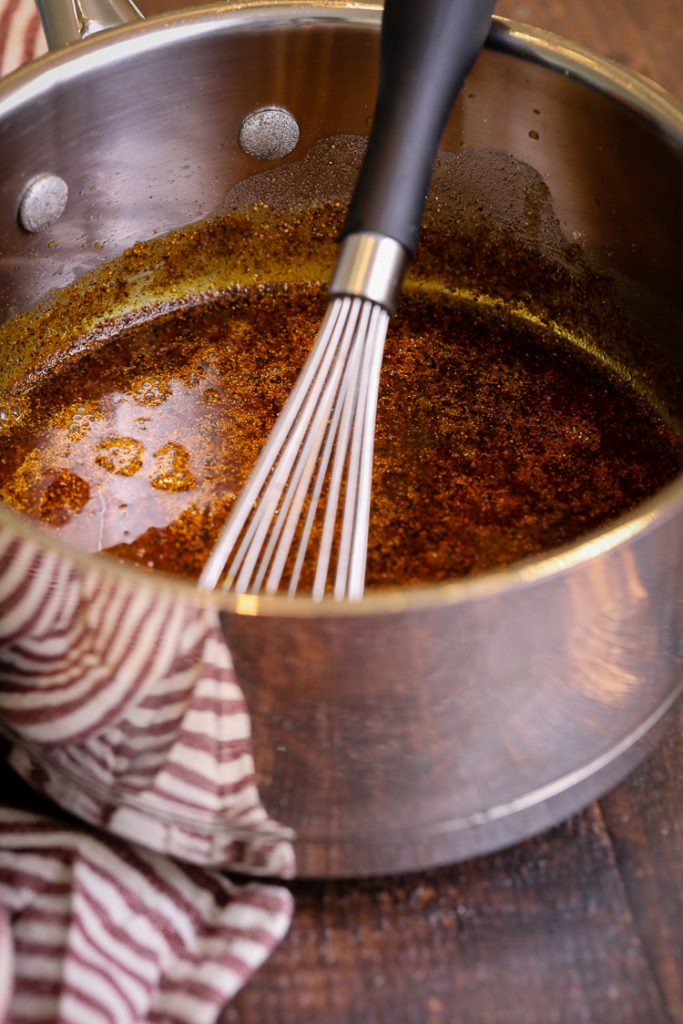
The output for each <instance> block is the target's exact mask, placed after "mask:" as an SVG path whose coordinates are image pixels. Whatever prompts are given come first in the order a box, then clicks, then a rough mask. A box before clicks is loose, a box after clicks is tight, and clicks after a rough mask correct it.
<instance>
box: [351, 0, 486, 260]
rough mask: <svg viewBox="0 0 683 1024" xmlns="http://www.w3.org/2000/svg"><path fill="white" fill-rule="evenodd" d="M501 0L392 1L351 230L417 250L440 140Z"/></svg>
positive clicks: (386, 17) (386, 12) (386, 14)
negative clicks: (384, 238)
mask: <svg viewBox="0 0 683 1024" xmlns="http://www.w3.org/2000/svg"><path fill="white" fill-rule="evenodd" d="M494 4H495V0H386V2H385V6H384V15H383V19H382V36H381V56H380V74H379V89H378V94H377V104H376V107H375V116H374V120H373V126H372V131H371V133H370V138H369V140H368V148H367V153H366V156H365V160H364V162H363V166H362V168H361V172H360V176H359V179H358V184H357V186H356V189H355V192H354V195H353V199H352V201H351V205H350V207H349V212H348V216H347V219H346V223H345V226H344V235H349V234H354V233H356V232H358V231H372V232H377V233H378V234H381V235H386V236H387V237H389V238H394V239H395V240H396V241H397V242H400V243H401V245H403V246H404V247H405V249H406V250H407V251H408V252H409V253H412V252H413V251H414V249H415V246H416V245H417V238H418V234H419V229H420V219H421V215H422V207H423V205H424V200H425V196H426V193H427V189H428V187H429V179H430V177H431V172H432V167H433V164H434V159H435V156H436V150H437V146H438V144H439V140H440V138H441V135H442V132H443V128H444V125H445V123H446V119H447V117H448V114H449V112H450V110H451V107H452V106H453V102H454V100H455V97H456V95H457V93H458V91H459V90H460V88H461V86H462V84H463V82H464V80H465V78H466V76H467V74H468V72H469V71H470V69H471V67H472V65H473V64H474V61H475V60H476V57H477V54H478V53H479V50H480V49H481V47H482V46H483V44H484V41H485V39H486V36H487V34H488V31H489V27H490V24H491V14H492V12H493V7H494Z"/></svg>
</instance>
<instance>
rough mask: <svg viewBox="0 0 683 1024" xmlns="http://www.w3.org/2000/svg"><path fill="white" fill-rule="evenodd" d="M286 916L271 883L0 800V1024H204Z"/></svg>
mask: <svg viewBox="0 0 683 1024" xmlns="http://www.w3.org/2000/svg"><path fill="white" fill-rule="evenodd" d="M290 917H291V896H290V894H289V893H288V892H287V891H286V890H284V889H282V888H281V887H268V886H265V885H263V884H262V883H251V884H249V883H247V884H241V885H236V884H234V883H233V882H231V881H230V880H228V879H227V878H224V877H222V876H221V875H219V874H213V873H211V872H207V871H203V870H201V869H199V868H193V867H189V866H185V865H180V864H176V863H175V862H173V861H171V860H169V859H167V858H165V857H160V856H159V855H158V854H154V853H151V852H149V851H147V850H145V849H143V848H141V847H136V846H133V845H132V844H131V845H125V844H123V843H118V842H116V841H113V840H112V841H107V842H106V843H105V842H103V841H102V840H101V839H98V838H96V837H95V836H93V835H90V834H87V833H85V832H82V831H77V830H74V829H73V828H69V827H66V826H65V825H63V824H60V823H59V822H56V821H52V820H50V819H49V818H45V817H42V816H41V815H38V814H34V813H32V812H30V811H26V810H20V809H14V808H9V807H2V808H0V1020H2V1021H7V1024H24V1022H25V1024H39V1022H40V1024H55V1022H59V1024H139V1022H141V1021H145V1022H149V1024H213V1022H214V1021H216V1020H217V1019H218V1017H219V1015H220V1012H221V1010H222V1009H223V1008H224V1006H225V1004H226V1003H227V1002H228V1001H229V1000H230V999H231V997H232V996H233V995H234V994H235V993H236V992H237V990H238V989H239V988H240V987H241V986H242V985H243V984H244V982H245V981H246V979H247V978H248V977H249V976H250V975H251V974H252V973H253V972H254V971H255V970H256V969H257V968H258V967H259V966H260V965H261V963H263V961H264V960H265V959H266V957H267V956H268V954H269V953H270V952H271V950H272V949H273V947H274V946H275V945H276V944H277V942H278V941H279V940H280V939H281V938H282V936H283V935H284V933H285V932H286V930H287V927H288V924H289V920H290ZM3 1011H4V1012H3Z"/></svg>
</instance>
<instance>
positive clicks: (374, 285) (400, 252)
mask: <svg viewBox="0 0 683 1024" xmlns="http://www.w3.org/2000/svg"><path fill="white" fill-rule="evenodd" d="M407 259H408V254H407V252H406V250H405V249H404V248H403V246H402V245H401V243H400V242H396V241H395V240H394V239H393V238H387V236H386V235H378V234H376V233H375V232H374V231H358V232H356V233H355V234H353V235H347V236H346V238H345V239H344V240H343V241H342V243H341V246H340V249H339V255H338V257H337V265H336V267H335V269H334V274H333V276H332V281H331V282H330V295H332V296H335V295H356V296H358V297H359V298H362V299H368V300H369V301H370V302H376V303H377V304H378V305H379V306H383V307H384V309H386V310H387V311H388V312H389V313H393V311H394V307H395V305H396V299H397V297H398V293H399V291H400V288H401V281H402V280H403V272H404V270H405V267H406V262H407Z"/></svg>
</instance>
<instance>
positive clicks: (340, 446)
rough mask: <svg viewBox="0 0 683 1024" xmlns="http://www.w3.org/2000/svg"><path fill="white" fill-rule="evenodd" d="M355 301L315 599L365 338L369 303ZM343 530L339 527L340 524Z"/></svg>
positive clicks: (321, 588)
mask: <svg viewBox="0 0 683 1024" xmlns="http://www.w3.org/2000/svg"><path fill="white" fill-rule="evenodd" d="M354 301H356V302H358V303H359V307H358V314H359V315H358V318H357V320H356V321H355V322H354V324H353V330H354V334H353V345H352V348H351V350H350V352H349V354H348V358H347V360H346V363H345V366H344V378H343V384H342V389H340V390H341V393H340V396H339V399H340V406H341V410H342V412H341V418H340V421H339V429H338V432H337V434H336V438H335V444H334V459H333V461H332V471H331V475H330V483H329V490H328V494H327V501H326V504H325V514H324V519H323V526H322V534H321V538H320V548H319V552H318V561H317V565H316V572H315V579H314V581H313V590H312V596H313V598H314V600H317V601H319V600H320V599H321V598H322V597H323V596H324V594H325V584H326V581H327V572H328V569H329V564H330V557H331V553H332V545H333V541H334V535H335V523H336V521H337V506H338V504H339V494H340V491H341V487H342V482H343V480H344V469H345V467H346V465H347V452H348V444H349V436H350V433H351V426H352V423H353V415H354V410H355V407H356V402H357V397H358V384H359V376H360V374H359V366H360V363H361V357H362V352H363V345H364V342H365V339H366V337H367V321H368V316H369V311H370V307H371V305H372V304H371V303H369V302H366V301H364V300H362V299H356V300H354ZM342 531H343V527H342Z"/></svg>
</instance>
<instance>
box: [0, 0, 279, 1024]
mask: <svg viewBox="0 0 683 1024" xmlns="http://www.w3.org/2000/svg"><path fill="white" fill-rule="evenodd" d="M44 50H45V41H44V38H43V35H42V32H41V30H40V26H39V22H38V18H37V16H36V13H35V10H34V5H33V0H0V73H2V74H5V73H7V72H9V71H10V70H12V69H13V68H14V67H15V66H17V65H18V64H20V63H22V62H23V61H25V60H28V59H30V58H32V57H34V56H37V55H39V54H40V53H42V52H43V51H44ZM142 579H143V577H142V574H141V580H142ZM0 715H1V716H2V721H3V722H4V726H5V728H6V729H8V730H10V731H11V733H12V734H13V735H14V736H15V737H18V738H19V742H18V743H17V745H16V746H15V748H14V749H13V751H12V753H11V761H12V764H13V766H14V767H15V769H16V770H18V771H19V773H20V774H21V775H23V776H24V778H25V779H27V781H29V782H30V783H31V784H32V785H33V786H34V787H35V788H37V789H39V790H42V792H44V793H46V794H47V795H49V796H51V797H52V798H53V799H54V800H55V801H57V802H58V803H60V804H61V805H62V806H63V807H65V808H67V809H68V810H70V811H71V812H73V813H75V814H77V815H79V816H80V817H81V818H83V819H85V820H87V821H89V822H90V823H92V824H94V825H98V826H102V827H105V828H106V829H107V830H108V831H109V832H115V833H116V834H117V835H118V836H123V837H124V838H128V839H130V840H133V839H135V840H137V841H138V843H139V842H144V843H145V845H146V847H151V848H153V849H154V850H155V851H157V852H151V850H150V849H143V848H142V847H141V846H139V845H132V844H131V845H126V844H125V843H124V842H121V841H120V840H118V839H108V838H107V839H105V838H103V837H102V836H99V837H97V836H96V835H95V834H94V833H93V832H92V831H91V830H89V829H88V828H85V829H77V828H74V827H72V826H71V825H67V824H63V823H61V822H58V821H53V820H50V819H49V818H45V817H42V816H41V815H38V814H35V813H33V812H29V811H26V810H20V809H16V808H12V807H9V806H2V805H0V1024H4V1022H7V1024H38V1022H45V1024H48V1022H55V1021H59V1022H60V1024H97V1022H100V1021H102V1022H112V1024H127V1022H136V1024H143V1022H149V1024H185V1022H186V1024H204V1022H207V1024H208V1022H209V1021H215V1020H216V1019H217V1018H218V1016H219V1014H220V1011H221V1009H222V1007H223V1006H224V1004H225V1003H226V1002H227V1001H228V1000H229V999H230V998H231V997H232V996H233V995H234V993H235V992H236V991H237V990H238V989H239V987H240V986H241V985H242V984H243V983H244V981H245V980H246V979H247V978H248V977H249V976H250V974H251V973H252V972H253V971H254V970H256V969H257V967H258V966H259V965H260V964H261V963H262V962H263V960H264V959H265V958H266V957H267V956H268V954H269V952H270V951H271V950H272V949H273V947H274V946H275V945H276V944H277V942H278V941H279V940H280V939H281V938H282V936H283V935H284V934H285V932H286V930H287V927H288V925H289V922H290V920H291V914H292V900H291V896H290V894H289V892H288V890H286V889H285V888H283V887H282V886H276V885H268V884H265V883H262V882H251V883H248V884H239V885H238V884H236V883H233V882H230V881H228V880H227V879H226V878H225V877H224V876H222V875H220V874H218V873H217V872H215V871H208V870H206V869H205V868H202V867H190V866H188V865H187V864H179V863H176V862H174V861H172V860H170V859H168V858H167V857H165V856H162V855H160V852H158V851H161V852H162V853H170V854H172V855H174V856H179V857H181V858H183V859H184V860H186V861H190V862H193V863H198V864H216V865H222V866H225V867H232V868H236V869H239V870H240V871H247V872H251V873H261V874H270V875H274V876H280V877H286V876H289V875H291V874H292V873H293V870H294V860H293V852H292V846H291V842H290V839H291V835H290V833H289V832H288V830H287V829H285V828H283V827H282V826H281V825H279V824H278V823H277V822H275V821H273V820H272V819H271V818H270V817H269V816H268V814H267V813H266V811H265V809H264V808H263V806H262V804H261V802H260V799H259V795H258V791H257V789H256V786H255V782H254V778H255V769H254V764H253V758H252V752H251V737H250V722H249V716H248V713H247V709H246V706H245V702H244V698H243V695H242V693H241V690H240V688H239V685H238V683H237V681H236V679H235V677H234V673H233V669H232V662H231V658H230V653H229V651H228V649H227V646H226V643H225V639H224V637H223V634H222V631H221V628H220V623H219V620H218V616H217V615H216V613H215V612H213V611H211V610H208V609H207V610H203V609H199V608H192V607H191V606H188V605H186V604H185V603H184V602H183V601H181V600H179V599H176V598H174V597H172V596H165V595H163V594H160V592H159V591H158V590H155V588H154V587H149V588H148V587H146V586H145V585H144V584H143V583H142V582H141V583H140V585H139V586H131V584H130V581H129V580H124V578H123V577H121V578H120V579H116V578H114V577H112V578H111V579H110V580H108V581H104V580H103V578H102V577H100V576H99V574H98V573H97V572H93V571H90V570H87V569H83V568H82V567H80V566H78V565H76V564H75V563H74V564H72V563H70V562H69V561H68V560H65V559H63V558H61V557H58V556H56V555H55V554H54V553H53V552H52V551H50V550H48V549H44V548H42V546H41V545H39V544H35V543H33V542H31V541H29V540H26V539H24V540H22V541H21V542H18V540H17V537H16V534H15V533H14V532H13V531H12V530H11V529H10V530H6V529H5V530H3V529H0Z"/></svg>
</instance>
